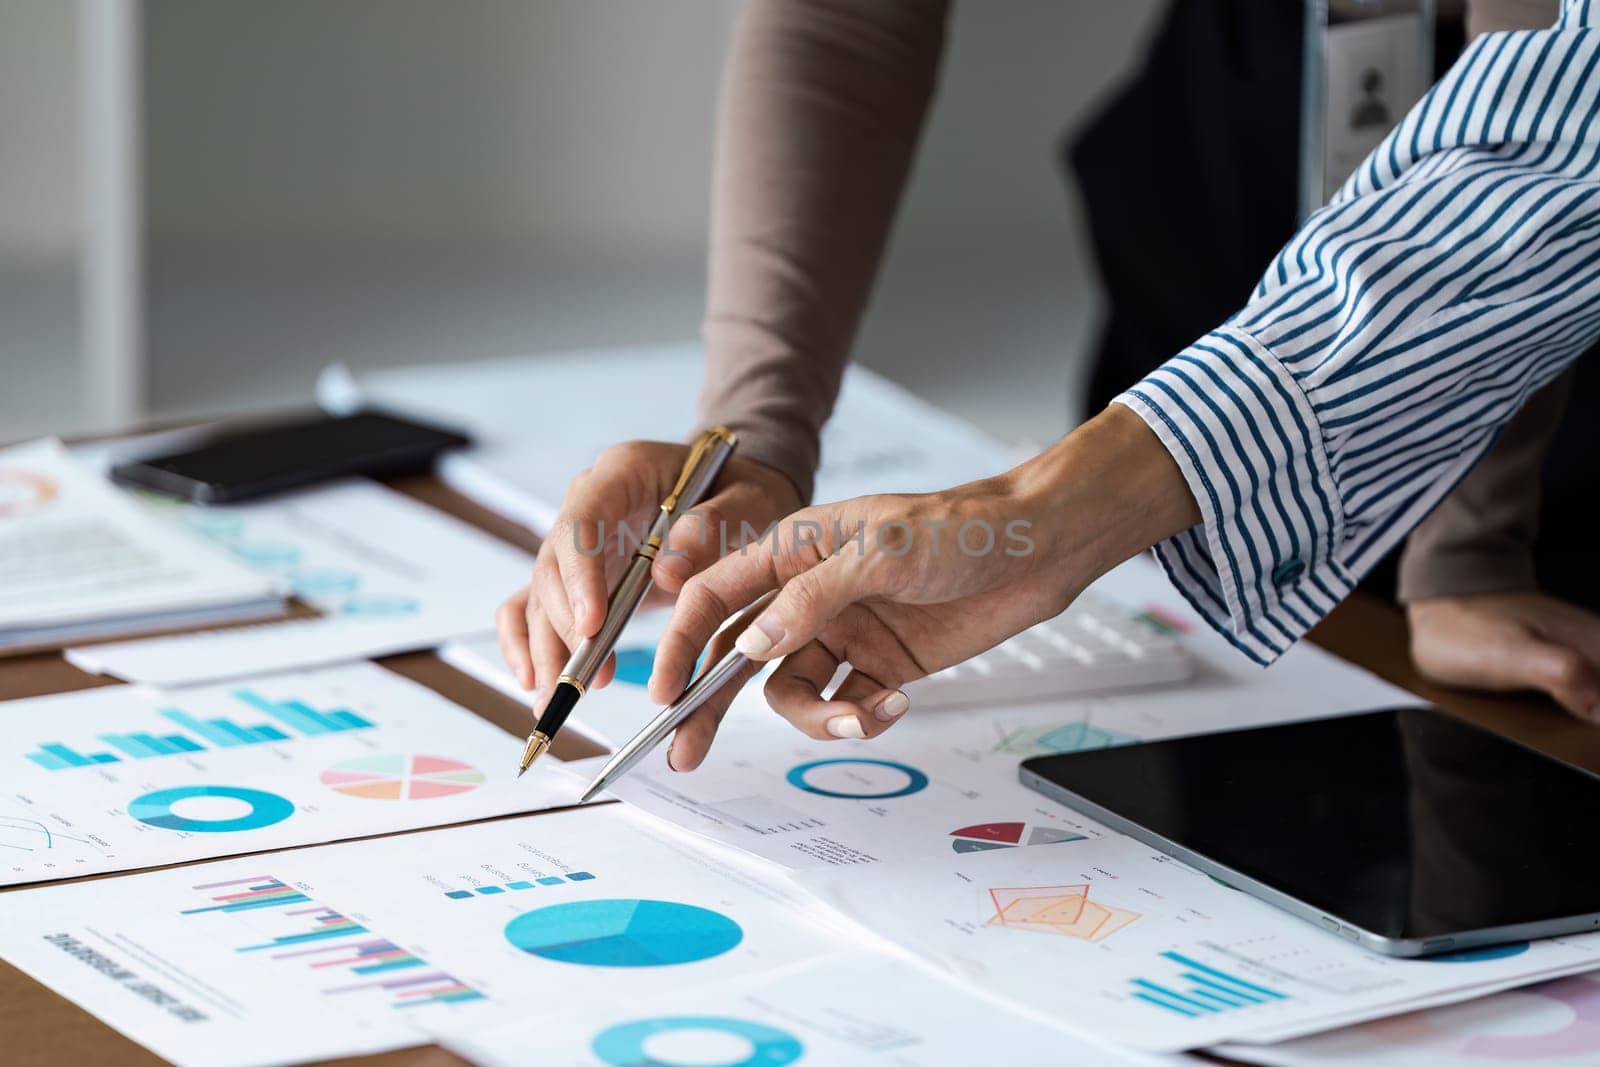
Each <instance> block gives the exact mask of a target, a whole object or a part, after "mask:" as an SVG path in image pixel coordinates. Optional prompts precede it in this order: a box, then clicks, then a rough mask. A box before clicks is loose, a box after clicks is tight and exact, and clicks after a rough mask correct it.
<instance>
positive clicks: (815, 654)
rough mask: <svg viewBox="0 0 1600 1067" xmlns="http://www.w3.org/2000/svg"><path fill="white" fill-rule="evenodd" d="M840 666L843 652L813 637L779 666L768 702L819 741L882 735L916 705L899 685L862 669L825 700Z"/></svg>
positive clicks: (772, 679)
mask: <svg viewBox="0 0 1600 1067" xmlns="http://www.w3.org/2000/svg"><path fill="white" fill-rule="evenodd" d="M838 669H839V659H838V657H836V656H835V655H834V654H833V653H832V652H830V651H828V649H827V648H826V647H825V646H824V645H823V644H822V643H821V642H820V641H813V642H811V643H810V644H808V645H806V646H805V647H803V648H801V649H799V650H798V651H796V652H793V653H791V654H790V655H789V657H788V658H787V659H785V660H784V661H783V662H782V663H780V664H779V665H778V667H777V669H776V670H775V671H774V672H773V674H772V677H771V678H770V679H768V680H767V688H766V697H767V703H768V704H770V705H772V709H773V710H774V711H776V712H777V713H778V714H779V715H781V716H783V717H784V718H785V719H787V720H788V721H789V723H790V724H791V725H793V726H794V728H795V729H797V730H799V731H800V732H801V733H803V734H805V735H806V736H807V737H809V738H812V739H813V740H816V741H832V740H837V739H839V738H847V739H850V738H853V739H858V740H859V739H863V738H869V737H877V736H878V735H879V734H881V733H883V732H884V731H885V730H887V729H889V727H891V726H893V725H894V724H895V723H896V722H898V721H899V720H900V717H901V716H902V715H904V714H905V712H906V709H907V708H909V707H910V706H911V704H910V701H909V700H908V699H907V698H906V695H905V694H904V693H903V692H901V691H900V690H899V689H897V688H895V687H893V686H887V685H884V684H883V683H882V682H881V681H879V680H877V679H875V678H873V677H871V676H870V675H868V674H866V673H865V672H863V671H859V670H852V671H851V672H850V673H849V675H847V676H846V677H845V680H844V681H843V682H842V683H840V685H839V688H838V691H836V692H835V693H834V694H833V696H832V698H831V699H827V700H824V699H823V696H822V694H823V692H824V690H825V689H826V687H827V685H828V682H829V681H831V680H832V678H833V676H834V674H835V673H837V671H838Z"/></svg>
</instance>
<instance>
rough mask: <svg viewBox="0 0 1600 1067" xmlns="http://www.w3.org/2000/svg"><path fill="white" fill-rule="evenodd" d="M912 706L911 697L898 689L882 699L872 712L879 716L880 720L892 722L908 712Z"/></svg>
mask: <svg viewBox="0 0 1600 1067" xmlns="http://www.w3.org/2000/svg"><path fill="white" fill-rule="evenodd" d="M910 706H911V698H910V697H908V696H906V695H905V694H904V693H902V692H900V690H898V689H896V690H895V691H894V692H892V693H890V694H889V695H888V696H886V697H884V698H883V699H882V700H880V701H878V706H877V707H876V708H874V709H873V711H872V713H873V714H874V715H876V716H877V717H878V721H879V722H891V721H893V720H895V719H898V718H899V717H900V716H902V715H904V714H905V713H906V709H907V708H909V707H910Z"/></svg>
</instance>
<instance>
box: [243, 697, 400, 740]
mask: <svg viewBox="0 0 1600 1067" xmlns="http://www.w3.org/2000/svg"><path fill="white" fill-rule="evenodd" d="M233 695H234V696H236V697H238V698H239V699H240V700H242V701H244V702H245V703H246V704H249V705H250V706H251V707H252V708H255V709H256V710H257V711H259V712H262V713H264V714H267V715H270V716H272V717H273V718H274V719H277V720H278V721H279V722H281V723H283V724H284V725H285V726H287V727H289V728H290V729H291V730H297V731H299V732H300V733H303V734H306V735H307V736H312V737H314V736H316V735H318V734H334V733H339V732H340V731H342V730H366V729H370V728H371V727H372V725H373V724H372V723H371V722H369V721H368V720H366V719H363V718H362V717H361V716H359V715H357V714H356V713H355V712H353V711H349V710H347V709H344V708H340V709H338V710H335V711H332V712H328V713H326V714H324V713H323V712H320V711H318V710H317V709H316V708H313V707H312V706H311V705H309V704H307V703H305V702H304V701H301V700H283V701H274V700H268V699H266V698H265V697H263V696H262V695H261V694H259V693H257V692H255V691H254V690H251V689H239V690H236V691H235V692H234V694H233Z"/></svg>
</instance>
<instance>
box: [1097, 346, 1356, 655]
mask: <svg viewBox="0 0 1600 1067" xmlns="http://www.w3.org/2000/svg"><path fill="white" fill-rule="evenodd" d="M1115 402H1116V403H1119V404H1122V405H1123V406H1125V407H1127V408H1129V409H1131V410H1132V411H1133V412H1134V413H1135V414H1137V415H1139V417H1140V418H1142V419H1143V420H1144V421H1145V424H1146V425H1148V426H1149V427H1150V429H1151V430H1152V431H1153V432H1154V433H1155V434H1156V436H1157V437H1158V438H1160V440H1161V443H1162V444H1163V445H1165V446H1166V448H1167V451H1168V452H1170V453H1171V454H1172V458H1173V459H1174V460H1175V461H1176V462H1177V464H1178V467H1179V469H1180V470H1182V472H1183V477H1184V480H1185V481H1186V482H1187V483H1188V485H1189V490H1190V492H1192V493H1193V494H1194V498H1195V500H1196V502H1197V503H1198V504H1199V505H1200V513H1201V516H1202V517H1203V519H1204V522H1203V524H1202V525H1201V526H1197V527H1194V528H1192V529H1190V530H1186V531H1184V532H1183V533H1181V534H1179V535H1178V536H1176V537H1173V538H1171V539H1169V540H1167V541H1165V542H1163V543H1162V544H1160V545H1158V546H1156V556H1157V558H1158V559H1160V561H1161V564H1162V566H1163V567H1164V568H1165V569H1166V571H1167V574H1168V576H1169V577H1170V578H1171V579H1172V581H1173V583H1174V584H1176V585H1177V586H1178V588H1179V590H1180V591H1181V592H1182V593H1183V594H1184V596H1185V597H1186V598H1187V599H1188V600H1189V602H1190V603H1191V604H1192V605H1193V606H1194V608H1195V610H1196V611H1198V612H1199V613H1200V614H1201V616H1202V617H1204V618H1205V619H1206V620H1207V621H1208V622H1209V623H1210V624H1211V625H1212V626H1213V627H1215V628H1216V629H1217V630H1218V631H1220V632H1221V633H1222V634H1223V636H1225V637H1227V638H1228V639H1229V640H1230V641H1231V642H1232V643H1233V644H1234V645H1235V647H1237V648H1238V649H1239V650H1240V651H1241V652H1243V653H1244V654H1245V655H1247V656H1249V657H1250V658H1251V659H1253V660H1255V661H1256V662H1258V663H1261V664H1268V663H1271V662H1272V661H1273V660H1275V659H1277V658H1278V657H1279V656H1281V655H1282V654H1283V653H1284V652H1286V651H1287V650H1288V649H1289V648H1290V646H1292V645H1293V644H1294V643H1295V642H1296V641H1297V640H1299V639H1300V638H1301V637H1302V636H1304V634H1305V633H1306V631H1307V630H1309V629H1310V628H1311V627H1312V626H1313V625H1315V624H1316V622H1317V621H1318V620H1320V619H1321V618H1322V617H1323V616H1324V615H1326V614H1327V613H1328V612H1329V611H1331V610H1333V607H1334V606H1335V605H1336V604H1338V603H1339V601H1341V600H1343V599H1344V598H1345V597H1346V596H1347V595H1349V593H1350V591H1351V590H1352V589H1354V588H1355V584H1356V583H1355V579H1354V578H1353V577H1352V575H1351V574H1350V572H1349V571H1348V570H1347V569H1346V568H1345V566H1344V565H1343V563H1341V562H1340V559H1339V555H1338V548H1339V546H1340V544H1341V542H1342V540H1343V535H1344V514H1343V508H1342V506H1341V503H1340V499H1339V493H1338V489H1337V486H1336V485H1335V482H1334V478H1333V475H1332V472H1331V470H1330V469H1329V464H1328V458H1327V453H1326V451H1325V449H1324V446H1323V435H1322V429H1321V426H1320V425H1319V423H1318V421H1317V418H1316V414H1315V412H1314V411H1313V410H1312V407H1311V403H1310V401H1309V400H1308V399H1307V398H1306V395H1305V393H1304V392H1303V391H1302V389H1301V387H1300V385H1299V383H1298V382H1297V381H1295V379H1294V378H1293V376H1292V375H1291V374H1290V373H1289V371H1288V370H1287V369H1286V368H1285V367H1284V366H1283V365H1282V364H1281V363H1280V362H1279V361H1278V360H1277V358H1276V357H1274V356H1273V355H1272V354H1271V353H1270V352H1269V351H1267V349H1266V348H1265V347H1263V346H1262V345H1261V344H1260V343H1259V342H1257V341H1256V340H1255V339H1254V338H1253V337H1251V336H1250V335H1249V334H1246V333H1244V332H1243V331H1241V330H1238V329H1235V328H1232V327H1228V326H1224V327H1221V328H1219V329H1217V330H1213V331H1212V332H1211V333H1209V334H1207V335H1206V336H1205V337H1203V338H1201V339H1200V340H1199V341H1197V342H1195V343H1194V344H1193V345H1190V346H1189V347H1188V348H1187V349H1185V350H1184V351H1183V352H1182V353H1180V354H1179V355H1177V356H1175V357H1173V358H1172V359H1170V360H1168V361H1167V362H1166V363H1165V364H1163V365H1162V366H1161V367H1159V368H1157V369H1156V370H1155V371H1153V372H1152V373H1151V374H1149V375H1148V376H1147V377H1145V378H1144V380H1142V381H1141V382H1139V383H1138V384H1137V385H1135V386H1134V387H1133V388H1132V389H1130V390H1128V391H1127V392H1125V393H1123V394H1122V395H1121V396H1119V397H1117V398H1116V401H1115Z"/></svg>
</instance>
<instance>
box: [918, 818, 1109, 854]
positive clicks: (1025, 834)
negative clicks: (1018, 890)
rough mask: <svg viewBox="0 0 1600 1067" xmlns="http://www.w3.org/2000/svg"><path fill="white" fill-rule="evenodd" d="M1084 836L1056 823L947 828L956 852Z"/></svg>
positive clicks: (1047, 842) (1056, 842)
mask: <svg viewBox="0 0 1600 1067" xmlns="http://www.w3.org/2000/svg"><path fill="white" fill-rule="evenodd" d="M1082 840H1084V836H1083V835H1082V834H1079V833H1074V832H1073V831H1071V830H1066V829H1063V828H1061V827H1059V826H1032V825H1029V824H1028V823H1025V822H985V823H979V824H977V825H976V826H963V827H962V828H961V829H959V830H951V831H950V847H951V848H953V849H955V850H956V851H957V852H985V851H987V850H989V849H991V848H1016V847H1017V846H1018V845H1056V844H1060V843H1061V842H1063V841H1082Z"/></svg>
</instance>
